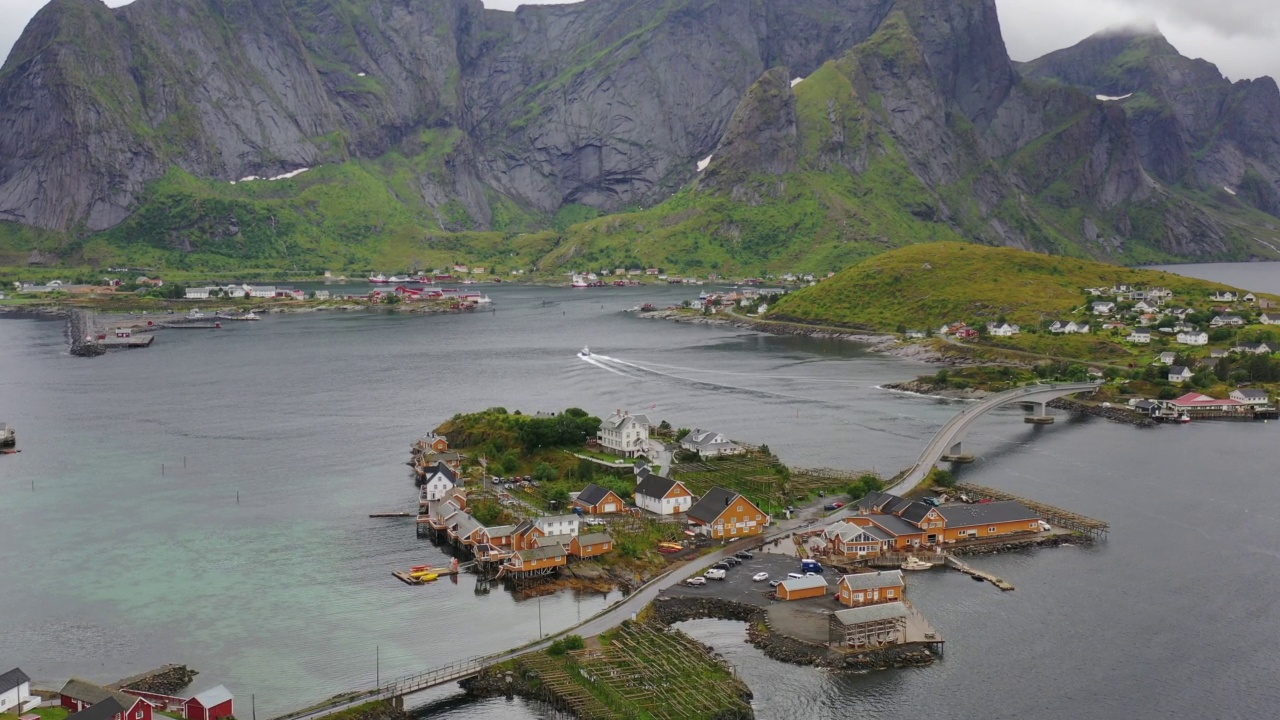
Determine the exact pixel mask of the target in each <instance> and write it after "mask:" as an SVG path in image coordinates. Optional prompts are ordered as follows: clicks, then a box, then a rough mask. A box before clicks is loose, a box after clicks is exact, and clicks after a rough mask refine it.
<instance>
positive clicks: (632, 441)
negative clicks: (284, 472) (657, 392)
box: [596, 410, 652, 457]
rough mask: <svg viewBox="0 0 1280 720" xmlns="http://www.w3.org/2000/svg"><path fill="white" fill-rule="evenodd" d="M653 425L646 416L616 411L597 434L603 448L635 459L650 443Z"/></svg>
mask: <svg viewBox="0 0 1280 720" xmlns="http://www.w3.org/2000/svg"><path fill="white" fill-rule="evenodd" d="M651 427H652V424H651V423H650V422H649V418H648V417H647V416H645V415H632V414H631V413H628V412H626V411H625V410H615V411H614V412H613V414H612V415H610V416H609V417H608V418H606V419H605V421H604V422H603V423H601V424H600V432H599V433H597V434H596V437H597V439H599V441H600V445H601V447H603V448H604V449H606V450H608V451H609V452H612V453H614V454H615V455H621V456H623V457H635V456H637V455H639V454H641V453H642V452H644V448H645V445H646V444H647V443H648V442H649V429H650V428H651Z"/></svg>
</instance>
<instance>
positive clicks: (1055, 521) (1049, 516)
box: [955, 483, 1111, 538]
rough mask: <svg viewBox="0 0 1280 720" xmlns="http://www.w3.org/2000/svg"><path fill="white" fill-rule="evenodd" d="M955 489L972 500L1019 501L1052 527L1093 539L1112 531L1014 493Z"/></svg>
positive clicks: (977, 487)
mask: <svg viewBox="0 0 1280 720" xmlns="http://www.w3.org/2000/svg"><path fill="white" fill-rule="evenodd" d="M955 489H956V491H957V492H962V493H964V494H965V495H968V496H969V497H971V498H977V499H979V500H981V499H984V498H986V499H990V500H1017V501H1018V502H1020V503H1022V504H1023V505H1026V506H1027V507H1029V508H1031V509H1032V510H1035V511H1036V512H1038V513H1040V517H1042V518H1044V521H1045V522H1047V523H1049V524H1050V525H1057V526H1058V527H1064V528H1067V529H1068V530H1077V531H1079V532H1082V533H1085V534H1087V535H1090V536H1092V537H1102V538H1105V537H1106V536H1107V531H1108V530H1110V529H1111V526H1110V525H1109V524H1107V523H1105V522H1102V521H1101V520H1094V519H1093V518H1091V517H1085V516H1084V515H1080V514H1078V513H1073V512H1071V511H1070V510H1063V509H1062V508H1060V507H1054V506H1053V505H1046V504H1044V503H1041V502H1036V501H1034V500H1028V499H1026V498H1023V497H1018V496H1017V495H1014V494H1013V493H1007V492H1005V491H1003V490H996V489H994V488H989V487H983V486H981V485H972V484H970V483H959V484H957V485H956V487H955Z"/></svg>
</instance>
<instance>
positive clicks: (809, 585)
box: [778, 575, 828, 592]
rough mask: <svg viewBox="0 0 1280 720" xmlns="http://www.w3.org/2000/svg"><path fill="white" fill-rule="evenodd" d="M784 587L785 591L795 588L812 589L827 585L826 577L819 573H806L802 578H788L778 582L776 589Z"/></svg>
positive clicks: (791, 590)
mask: <svg viewBox="0 0 1280 720" xmlns="http://www.w3.org/2000/svg"><path fill="white" fill-rule="evenodd" d="M784 587H785V588H786V589H787V592H794V591H796V590H812V589H813V588H825V587H828V584H827V579H826V578H824V577H822V576H821V575H806V576H804V577H802V578H788V579H786V580H783V581H782V582H781V583H779V584H778V589H779V590H781V589H782V588H784Z"/></svg>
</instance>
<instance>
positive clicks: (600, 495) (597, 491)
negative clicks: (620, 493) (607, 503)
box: [574, 483, 617, 505]
mask: <svg viewBox="0 0 1280 720" xmlns="http://www.w3.org/2000/svg"><path fill="white" fill-rule="evenodd" d="M611 492H613V491H612V490H610V489H609V488H607V487H601V486H599V485H596V484H595V483H591V484H589V485H587V486H586V487H584V488H582V492H580V493H578V497H576V498H574V502H578V503H582V504H584V505H599V504H600V501H602V500H604V499H605V497H607V496H608V495H609V493H611ZM614 494H615V495H616V494H617V493H614Z"/></svg>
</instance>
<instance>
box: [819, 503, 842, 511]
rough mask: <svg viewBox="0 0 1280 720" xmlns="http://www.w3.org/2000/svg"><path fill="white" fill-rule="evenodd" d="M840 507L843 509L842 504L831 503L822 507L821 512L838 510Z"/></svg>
mask: <svg viewBox="0 0 1280 720" xmlns="http://www.w3.org/2000/svg"><path fill="white" fill-rule="evenodd" d="M842 507H844V503H842V502H833V503H827V504H826V505H823V506H822V509H823V510H839V509H840V508H842Z"/></svg>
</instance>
